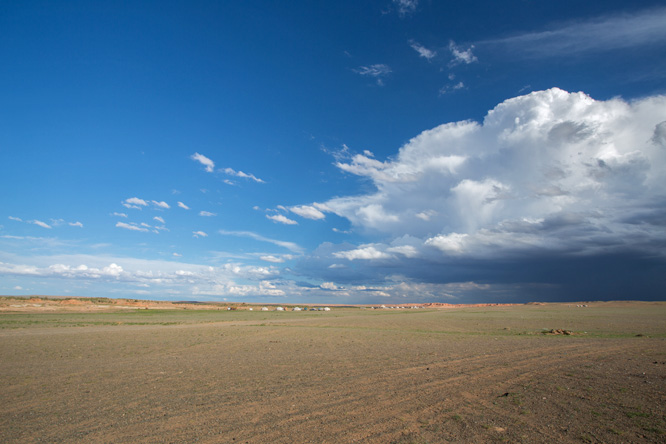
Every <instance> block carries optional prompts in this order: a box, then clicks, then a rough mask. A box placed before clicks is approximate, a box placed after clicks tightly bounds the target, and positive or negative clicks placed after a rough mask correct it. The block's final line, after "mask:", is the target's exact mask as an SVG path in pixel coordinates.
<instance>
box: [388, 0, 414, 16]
mask: <svg viewBox="0 0 666 444" xmlns="http://www.w3.org/2000/svg"><path fill="white" fill-rule="evenodd" d="M393 4H394V5H395V7H396V8H397V10H398V15H400V16H401V17H404V16H406V15H409V14H412V13H414V11H416V8H417V6H418V5H419V0H393Z"/></svg>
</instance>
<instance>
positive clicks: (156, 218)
mask: <svg viewBox="0 0 666 444" xmlns="http://www.w3.org/2000/svg"><path fill="white" fill-rule="evenodd" d="M153 220H156V221H158V222H161V223H163V224H164V223H165V222H164V219H163V218H161V217H159V216H155V217H153Z"/></svg>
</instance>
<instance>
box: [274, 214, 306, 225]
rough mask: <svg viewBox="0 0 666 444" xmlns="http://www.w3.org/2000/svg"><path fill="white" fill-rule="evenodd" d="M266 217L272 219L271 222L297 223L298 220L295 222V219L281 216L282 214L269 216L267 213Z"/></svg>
mask: <svg viewBox="0 0 666 444" xmlns="http://www.w3.org/2000/svg"><path fill="white" fill-rule="evenodd" d="M266 218H268V219H270V220H272V221H273V222H278V223H281V224H285V225H298V222H296V221H295V220H292V219H289V218H288V217H286V216H283V215H282V214H274V215H272V216H269V215H268V214H267V215H266Z"/></svg>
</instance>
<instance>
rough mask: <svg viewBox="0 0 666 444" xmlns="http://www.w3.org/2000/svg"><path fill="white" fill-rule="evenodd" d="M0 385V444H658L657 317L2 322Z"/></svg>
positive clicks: (273, 316)
mask: <svg viewBox="0 0 666 444" xmlns="http://www.w3.org/2000/svg"><path fill="white" fill-rule="evenodd" d="M558 329H560V330H567V331H569V332H572V333H573V334H571V335H563V334H544V333H543V331H550V330H558ZM555 333H557V331H555ZM0 387H2V389H1V391H0V441H2V442H4V443H39V442H45V443H62V442H67V443H98V442H99V443H194V442H198V443H404V444H408V443H414V444H419V443H443V442H475V443H480V442H512V443H517V442H524V443H555V442H558V443H581V442H583V443H597V442H603V443H634V442H635V443H641V442H645V443H648V442H666V304H664V303H589V306H588V307H587V308H578V307H576V304H570V305H566V304H546V305H524V306H511V307H491V308H456V309H441V310H403V311H401V310H361V309H334V310H333V311H331V312H261V311H252V312H250V311H216V310H151V309H149V310H146V309H142V310H136V309H135V310H123V311H96V312H90V313H87V312H78V313H72V312H57V311H56V312H48V313H44V312H40V313H37V312H35V313H32V312H25V313H11V312H3V313H0Z"/></svg>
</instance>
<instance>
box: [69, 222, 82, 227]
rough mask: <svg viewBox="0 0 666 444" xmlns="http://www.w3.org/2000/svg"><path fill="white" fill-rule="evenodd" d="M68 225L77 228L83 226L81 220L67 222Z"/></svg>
mask: <svg viewBox="0 0 666 444" xmlns="http://www.w3.org/2000/svg"><path fill="white" fill-rule="evenodd" d="M69 226H70V227H79V228H83V224H82V223H81V222H79V221H76V222H69Z"/></svg>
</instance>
